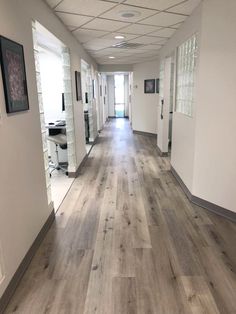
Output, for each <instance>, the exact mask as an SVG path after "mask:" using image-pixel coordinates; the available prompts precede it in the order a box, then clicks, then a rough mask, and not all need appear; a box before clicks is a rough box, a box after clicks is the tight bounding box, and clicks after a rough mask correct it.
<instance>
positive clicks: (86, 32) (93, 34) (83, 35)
mask: <svg viewBox="0 0 236 314" xmlns="http://www.w3.org/2000/svg"><path fill="white" fill-rule="evenodd" d="M73 33H74V35H75V37H76V38H78V40H79V41H80V42H81V43H85V42H87V41H89V40H91V39H95V38H98V37H101V36H104V35H106V34H107V32H104V31H95V30H90V29H78V30H76V31H74V32H73Z"/></svg>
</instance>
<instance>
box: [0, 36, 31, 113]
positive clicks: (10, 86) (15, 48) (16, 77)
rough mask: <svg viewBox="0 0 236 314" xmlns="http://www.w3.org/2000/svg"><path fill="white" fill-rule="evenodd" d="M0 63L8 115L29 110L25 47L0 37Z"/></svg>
mask: <svg viewBox="0 0 236 314" xmlns="http://www.w3.org/2000/svg"><path fill="white" fill-rule="evenodd" d="M0 62H1V69H2V80H3V88H4V94H5V102H6V111H7V113H13V112H19V111H25V110H29V99H28V91H27V81H26V73H25V58H24V48H23V46H22V45H20V44H18V43H16V42H15V41H12V40H10V39H8V38H6V37H3V36H0Z"/></svg>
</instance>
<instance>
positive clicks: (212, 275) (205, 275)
mask: <svg viewBox="0 0 236 314" xmlns="http://www.w3.org/2000/svg"><path fill="white" fill-rule="evenodd" d="M235 273H236V224H234V223H233V222H230V221H228V220H226V219H224V218H222V217H219V216H217V215H215V214H213V213H210V212H208V211H207V210H205V209H202V208H199V207H197V206H195V205H193V204H191V203H190V202H189V201H188V199H187V198H186V196H185V195H184V193H183V192H182V190H181V188H180V186H179V184H178V183H177V181H176V180H175V178H174V177H173V176H172V174H171V173H170V163H169V159H168V158H162V157H160V156H158V153H157V150H156V141H155V139H154V138H152V137H148V136H143V135H138V134H133V133H132V131H131V128H130V125H129V122H128V120H124V119H117V120H115V119H112V120H111V121H109V122H108V123H107V124H106V126H105V128H104V130H103V131H102V133H101V135H100V137H99V140H98V143H97V145H95V146H94V147H93V150H92V151H91V153H90V155H89V158H88V160H87V162H86V164H85V166H84V167H83V169H82V173H81V175H80V176H79V177H78V178H77V179H76V180H75V181H74V183H73V185H72V187H71V189H70V191H69V193H68V195H67V196H66V198H65V200H64V201H63V203H62V205H61V206H60V209H59V211H58V213H57V216H56V221H55V223H54V224H53V225H52V227H51V229H50V230H49V232H48V234H47V236H46V238H45V239H44V241H43V243H42V244H41V246H40V248H39V250H38V252H37V254H36V255H35V257H34V259H33V260H32V262H31V264H30V267H29V268H28V270H27V271H26V273H25V275H24V277H23V279H22V280H21V282H20V284H19V286H18V288H17V290H16V292H15V294H14V296H13V298H12V300H11V302H10V304H9V306H8V308H7V309H6V311H5V313H22V314H41V313H42V314H43V313H45V314H46V313H50V314H72V313H73V314H92V313H93V314H128V313H129V314H178V313H183V314H185V313H186V314H201V313H205V314H216V313H218V314H219V313H222V314H235V313H236V274H235Z"/></svg>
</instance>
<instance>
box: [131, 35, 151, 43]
mask: <svg viewBox="0 0 236 314" xmlns="http://www.w3.org/2000/svg"><path fill="white" fill-rule="evenodd" d="M129 42H130V43H138V44H153V43H156V42H157V38H155V37H149V36H141V37H138V38H135V39H132V40H130V41H129Z"/></svg>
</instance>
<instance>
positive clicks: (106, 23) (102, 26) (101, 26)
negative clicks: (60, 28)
mask: <svg viewBox="0 0 236 314" xmlns="http://www.w3.org/2000/svg"><path fill="white" fill-rule="evenodd" d="M127 25H129V24H128V23H124V22H118V21H110V20H104V19H100V18H96V19H94V20H93V21H91V22H89V23H87V24H86V25H84V26H83V28H87V29H95V30H103V31H107V30H109V31H111V32H112V31H116V30H118V29H120V28H122V27H125V26H127Z"/></svg>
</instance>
